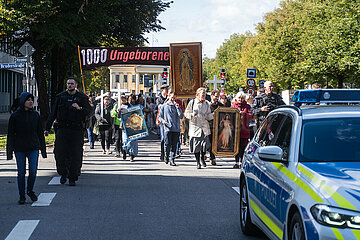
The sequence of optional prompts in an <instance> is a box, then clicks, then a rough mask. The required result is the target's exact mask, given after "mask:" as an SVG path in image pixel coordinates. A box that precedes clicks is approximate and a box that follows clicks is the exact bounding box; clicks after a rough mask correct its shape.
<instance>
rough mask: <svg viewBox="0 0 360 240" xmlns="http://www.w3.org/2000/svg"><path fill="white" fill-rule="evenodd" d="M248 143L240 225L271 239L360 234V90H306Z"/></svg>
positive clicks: (277, 111) (269, 119)
mask: <svg viewBox="0 0 360 240" xmlns="http://www.w3.org/2000/svg"><path fill="white" fill-rule="evenodd" d="M292 101H293V102H295V106H281V107H278V108H277V109H275V110H273V111H272V112H271V113H270V114H269V115H268V116H267V118H266V119H265V120H264V122H263V124H262V125H261V126H260V128H259V130H258V131H257V133H256V135H255V136H254V138H253V139H252V141H251V142H250V143H249V144H248V146H247V148H246V150H245V154H244V159H243V162H242V166H241V176H240V225H241V229H242V231H243V232H244V233H245V234H247V235H249V234H251V233H253V232H254V231H256V230H257V228H256V227H258V228H260V229H261V230H262V231H263V232H264V233H265V234H266V235H267V236H268V237H269V238H270V239H308V240H309V239H310V240H316V239H346V240H350V239H360V105H357V104H355V103H360V90H340V89H332V90H330V89H329V90H328V89H323V90H300V91H297V92H295V94H294V96H293V98H292Z"/></svg>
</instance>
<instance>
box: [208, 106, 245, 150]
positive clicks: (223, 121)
mask: <svg viewBox="0 0 360 240" xmlns="http://www.w3.org/2000/svg"><path fill="white" fill-rule="evenodd" d="M241 124H242V121H241V113H240V111H239V110H238V109H237V108H229V107H219V108H217V109H216V110H215V111H214V123H213V139H212V151H213V153H214V154H215V155H216V156H224V157H234V156H235V155H236V154H238V152H239V144H240V129H241Z"/></svg>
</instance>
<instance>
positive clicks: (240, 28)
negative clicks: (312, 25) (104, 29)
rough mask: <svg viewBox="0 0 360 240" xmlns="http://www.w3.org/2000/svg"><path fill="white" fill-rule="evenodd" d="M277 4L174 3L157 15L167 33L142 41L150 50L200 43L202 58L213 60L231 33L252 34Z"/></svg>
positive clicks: (259, 0) (271, 0)
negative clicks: (145, 42) (248, 32)
mask: <svg viewBox="0 0 360 240" xmlns="http://www.w3.org/2000/svg"><path fill="white" fill-rule="evenodd" d="M164 1H166V0H164ZM279 3H280V0H174V2H173V3H172V4H171V5H170V8H168V9H167V10H165V12H163V13H161V14H160V15H159V19H160V20H161V22H162V23H161V25H162V26H163V27H165V28H166V30H161V31H160V32H151V33H149V34H146V35H145V37H146V38H147V39H148V41H149V44H148V45H149V46H153V47H166V46H169V44H170V43H180V42H202V46H203V49H202V51H203V57H208V58H214V57H215V56H216V50H217V49H218V48H219V47H220V46H221V45H222V43H223V42H224V41H225V39H229V38H230V36H231V35H232V34H234V33H238V34H243V33H245V32H247V31H250V32H253V33H255V26H256V24H257V23H259V22H262V21H263V17H264V15H265V14H266V13H267V12H271V11H273V10H274V9H275V8H278V7H279Z"/></svg>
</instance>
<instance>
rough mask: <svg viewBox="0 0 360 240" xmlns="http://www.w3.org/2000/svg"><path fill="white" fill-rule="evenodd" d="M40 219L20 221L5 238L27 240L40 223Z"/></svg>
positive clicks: (6, 239) (7, 239) (8, 239)
mask: <svg viewBox="0 0 360 240" xmlns="http://www.w3.org/2000/svg"><path fill="white" fill-rule="evenodd" d="M39 222H40V220H21V221H19V222H18V223H17V224H16V226H15V227H14V228H13V230H12V231H11V232H10V234H9V235H8V236H7V237H6V238H5V240H27V239H29V238H30V236H31V234H32V233H33V231H34V230H35V228H36V226H37V225H38V224H39Z"/></svg>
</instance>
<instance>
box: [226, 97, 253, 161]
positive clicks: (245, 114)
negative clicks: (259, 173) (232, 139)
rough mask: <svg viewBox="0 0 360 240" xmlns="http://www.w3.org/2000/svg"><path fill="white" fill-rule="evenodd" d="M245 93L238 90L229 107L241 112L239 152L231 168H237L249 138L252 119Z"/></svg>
mask: <svg viewBox="0 0 360 240" xmlns="http://www.w3.org/2000/svg"><path fill="white" fill-rule="evenodd" d="M245 99H246V94H245V93H244V92H238V93H237V94H236V96H235V98H234V101H233V104H232V105H231V107H234V108H237V109H239V110H240V112H241V120H242V125H241V130H240V144H239V153H238V154H237V155H236V156H235V165H234V167H233V168H239V167H240V165H239V162H240V158H241V159H242V158H243V156H244V152H245V148H246V145H247V144H248V142H249V139H250V128H249V121H250V120H251V119H252V114H251V106H250V105H249V104H248V103H247V102H246V101H245Z"/></svg>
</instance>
